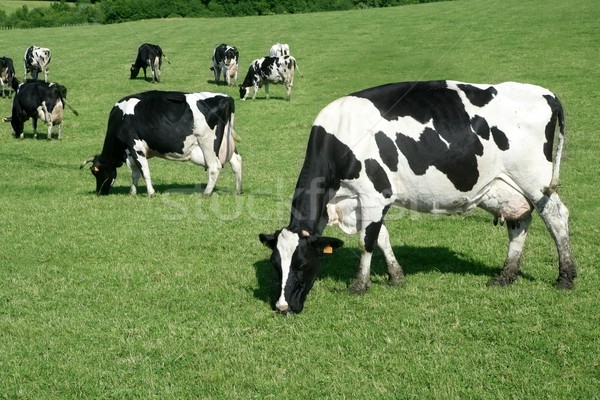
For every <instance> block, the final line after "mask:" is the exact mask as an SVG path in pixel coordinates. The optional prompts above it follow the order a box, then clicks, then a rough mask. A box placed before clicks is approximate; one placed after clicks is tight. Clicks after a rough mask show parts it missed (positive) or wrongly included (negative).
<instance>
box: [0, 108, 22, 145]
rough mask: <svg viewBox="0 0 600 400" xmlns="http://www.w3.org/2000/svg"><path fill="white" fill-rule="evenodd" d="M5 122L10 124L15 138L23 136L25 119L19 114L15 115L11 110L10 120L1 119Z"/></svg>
mask: <svg viewBox="0 0 600 400" xmlns="http://www.w3.org/2000/svg"><path fill="white" fill-rule="evenodd" d="M3 120H4V121H5V122H10V124H11V126H12V128H13V134H14V135H15V137H16V138H19V137H21V135H22V134H23V127H24V126H25V119H23V117H22V116H21V115H20V114H16V113H15V112H14V110H13V115H12V117H10V118H3Z"/></svg>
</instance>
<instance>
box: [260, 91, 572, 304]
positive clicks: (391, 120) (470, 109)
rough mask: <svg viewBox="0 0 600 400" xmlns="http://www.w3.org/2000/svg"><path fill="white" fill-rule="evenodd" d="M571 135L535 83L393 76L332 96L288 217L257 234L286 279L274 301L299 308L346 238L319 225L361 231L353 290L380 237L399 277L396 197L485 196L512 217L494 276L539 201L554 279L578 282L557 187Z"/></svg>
mask: <svg viewBox="0 0 600 400" xmlns="http://www.w3.org/2000/svg"><path fill="white" fill-rule="evenodd" d="M557 124H558V126H559V133H558V135H557V138H558V143H557V146H556V154H555V156H554V158H555V161H554V164H553V163H552V158H553V148H554V139H555V129H556V126H557ZM563 142H564V117H563V109H562V106H561V104H560V102H559V100H558V99H557V97H556V96H555V95H554V94H552V93H551V92H550V91H548V90H547V89H544V88H541V87H538V86H533V85H526V84H521V83H514V82H508V83H502V84H498V85H482V84H467V83H460V82H454V81H434V82H414V83H394V84H389V85H385V86H380V87H375V88H371V89H367V90H364V91H361V92H357V93H354V94H351V95H348V96H346V97H342V98H340V99H338V100H336V101H334V102H332V103H331V104H329V105H328V106H326V107H325V108H324V109H323V110H322V111H321V112H320V113H319V115H318V116H317V118H316V120H315V122H314V124H313V127H312V130H311V133H310V138H309V141H308V147H307V150H306V158H305V160H304V165H303V167H302V170H301V172H300V176H299V178H298V183H297V185H296V190H295V194H294V197H293V200H292V213H291V217H290V223H289V225H288V226H287V227H285V228H283V229H281V230H279V231H277V232H275V234H269V235H265V234H261V235H259V237H260V240H261V241H262V242H263V243H264V244H266V245H268V246H269V247H270V248H271V249H272V250H273V253H272V256H271V262H272V263H273V265H274V267H275V269H276V271H277V273H278V276H279V278H280V279H281V280H280V282H281V294H280V296H279V298H278V300H277V302H276V305H275V306H276V310H277V311H279V312H283V313H287V312H289V311H293V312H300V311H301V310H302V308H303V306H304V300H305V298H306V295H307V294H308V292H309V290H310V289H311V287H312V284H313V282H314V279H315V276H316V273H317V270H318V263H319V261H318V256H317V254H318V253H319V252H320V251H323V249H324V250H325V252H330V251H331V250H332V248H335V247H339V246H341V245H342V242H341V241H339V240H337V239H330V238H326V237H322V236H321V234H322V233H323V230H324V228H325V226H326V225H327V224H330V225H332V224H337V225H338V226H339V227H340V229H341V230H342V231H344V232H345V233H348V234H353V233H358V234H359V248H360V250H361V258H360V268H359V271H358V275H357V277H356V279H355V280H354V281H353V282H352V284H351V285H350V287H349V289H350V290H351V291H353V292H355V293H362V292H364V291H365V290H366V289H367V288H368V286H369V276H370V265H371V255H372V253H373V250H374V249H375V246H376V245H377V246H378V247H379V248H380V249H381V250H383V254H384V256H385V260H386V263H387V267H388V274H389V279H390V281H391V283H393V284H398V283H400V281H401V280H402V278H403V272H402V269H401V267H400V265H399V264H398V261H397V260H396V258H395V257H394V254H393V251H392V246H391V244H390V238H389V234H388V230H387V228H386V226H385V224H384V217H385V214H386V212H387V211H388V209H389V207H390V206H392V205H399V206H401V207H405V208H409V209H412V210H416V211H421V212H428V213H436V214H455V213H463V212H466V211H468V210H470V209H472V208H474V207H476V206H478V207H481V208H483V209H485V210H487V211H489V212H490V213H491V214H492V215H493V216H494V218H495V221H496V222H497V220H498V219H500V221H501V222H506V225H507V229H508V238H509V245H508V256H507V258H506V261H505V263H504V267H503V269H502V271H501V273H500V275H499V276H497V277H494V278H492V279H491V280H490V283H491V284H494V285H508V284H511V283H512V282H514V281H515V279H516V278H517V275H518V273H519V261H520V258H521V253H522V249H523V244H524V242H525V238H526V236H527V229H528V228H529V224H530V222H531V213H532V212H533V209H535V210H537V212H538V214H539V215H540V217H541V219H542V220H543V221H544V223H545V224H546V226H547V228H548V230H549V231H550V234H551V236H552V237H553V239H554V241H555V243H556V247H557V249H558V258H559V267H558V271H559V273H558V279H557V281H556V286H557V287H559V288H565V289H570V288H572V287H573V280H574V278H575V276H576V270H575V263H574V260H573V258H572V256H571V250H570V246H569V233H568V216H569V212H568V210H567V208H566V207H565V206H564V204H563V203H562V202H561V200H560V198H559V196H558V194H557V193H556V191H555V190H556V187H557V183H558V174H559V166H560V160H561V154H562V150H563Z"/></svg>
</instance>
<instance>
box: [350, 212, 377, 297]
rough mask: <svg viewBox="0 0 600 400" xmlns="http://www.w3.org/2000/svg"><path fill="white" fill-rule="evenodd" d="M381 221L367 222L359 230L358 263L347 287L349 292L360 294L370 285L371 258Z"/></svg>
mask: <svg viewBox="0 0 600 400" xmlns="http://www.w3.org/2000/svg"><path fill="white" fill-rule="evenodd" d="M381 226H382V222H381V221H379V222H371V223H368V224H367V226H366V228H363V229H361V230H360V232H359V238H358V247H359V249H360V265H359V269H358V273H357V275H356V278H354V281H352V283H351V284H350V286H349V287H348V289H349V290H350V292H351V293H354V294H362V293H364V292H365V291H366V290H367V289H368V288H369V286H370V285H371V258H372V257H373V250H374V249H375V244H376V243H377V241H378V238H379V232H380V230H381Z"/></svg>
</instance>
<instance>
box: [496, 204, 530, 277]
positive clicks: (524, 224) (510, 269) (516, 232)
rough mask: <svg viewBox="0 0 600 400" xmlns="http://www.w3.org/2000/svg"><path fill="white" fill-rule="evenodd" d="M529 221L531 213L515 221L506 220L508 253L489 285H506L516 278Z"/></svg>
mask: <svg viewBox="0 0 600 400" xmlns="http://www.w3.org/2000/svg"><path fill="white" fill-rule="evenodd" d="M530 223H531V214H526V215H525V216H524V217H523V218H522V219H519V220H517V221H507V222H506V228H507V230H508V239H509V242H508V255H507V256H506V261H504V267H503V268H502V271H501V272H500V275H498V276H496V277H494V278H492V279H491V280H490V282H489V284H490V285H498V286H506V285H510V284H511V283H513V282H514V281H516V280H517V277H518V275H519V268H520V267H519V264H520V262H521V254H522V253H523V245H524V244H525V239H527V230H528V229H529V224H530Z"/></svg>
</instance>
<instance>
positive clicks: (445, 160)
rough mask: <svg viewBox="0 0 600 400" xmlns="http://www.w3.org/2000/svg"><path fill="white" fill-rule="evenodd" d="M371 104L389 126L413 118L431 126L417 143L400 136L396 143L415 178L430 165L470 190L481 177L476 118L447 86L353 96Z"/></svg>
mask: <svg viewBox="0 0 600 400" xmlns="http://www.w3.org/2000/svg"><path fill="white" fill-rule="evenodd" d="M352 96H356V97H362V98H365V99H368V100H369V101H371V102H372V103H373V104H374V105H375V107H376V108H377V109H378V110H379V111H380V113H381V116H382V118H385V119H387V120H389V121H393V120H397V119H398V118H400V117H412V118H413V119H415V120H416V121H418V122H420V123H421V124H426V123H428V122H429V121H432V123H433V129H431V128H429V127H428V128H425V129H424V131H423V132H422V133H421V137H420V138H419V140H418V141H416V140H414V139H412V138H410V137H408V136H406V135H404V134H403V133H402V132H397V133H396V144H397V145H398V148H399V149H400V151H401V152H402V154H403V155H404V157H406V159H407V161H408V164H409V165H410V167H411V169H412V170H413V172H414V173H415V174H416V175H423V174H424V173H425V171H427V168H429V167H430V166H434V167H436V168H437V169H438V170H440V171H441V172H443V173H444V174H446V176H447V177H448V179H449V180H450V181H451V182H452V184H453V185H454V186H455V187H456V188H457V189H458V190H461V191H465V192H466V191H469V190H471V189H472V188H473V186H475V183H476V182H477V179H478V178H479V171H478V169H477V158H476V156H477V155H479V156H481V155H482V154H483V145H482V144H481V141H480V140H479V137H478V136H477V135H476V134H475V133H474V131H473V130H472V128H471V119H470V117H469V115H468V113H467V112H466V110H465V108H464V104H463V102H462V100H461V98H460V96H459V94H458V92H457V91H456V90H452V89H449V88H448V86H447V84H446V81H431V82H401V83H392V84H389V85H384V86H379V87H375V88H370V89H367V90H363V91H361V92H357V93H354V94H352Z"/></svg>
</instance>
